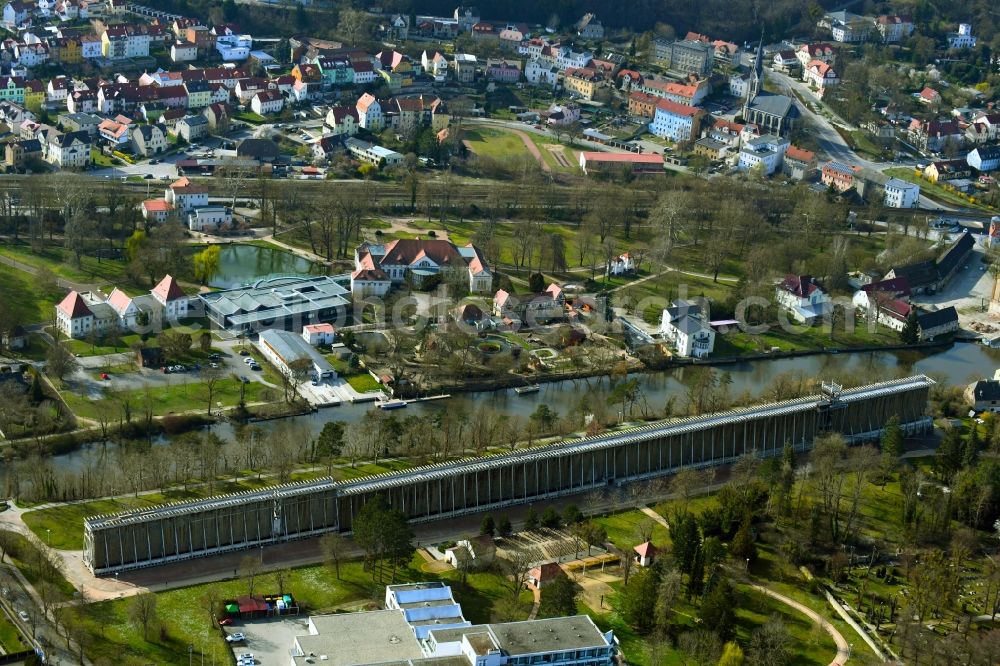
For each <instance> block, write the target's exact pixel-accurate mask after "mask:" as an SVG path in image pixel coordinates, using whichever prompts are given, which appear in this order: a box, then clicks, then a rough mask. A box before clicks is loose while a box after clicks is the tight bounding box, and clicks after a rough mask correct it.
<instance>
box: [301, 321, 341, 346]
mask: <svg viewBox="0 0 1000 666" xmlns="http://www.w3.org/2000/svg"><path fill="white" fill-rule="evenodd" d="M335 335H336V333H335V332H334V330H333V324H308V325H306V326H303V327H302V339H303V340H305V341H306V342H308V343H309V344H311V345H312V346H313V347H315V346H317V345H332V344H333V339H334V337H335Z"/></svg>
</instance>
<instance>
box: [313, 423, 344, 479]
mask: <svg viewBox="0 0 1000 666" xmlns="http://www.w3.org/2000/svg"><path fill="white" fill-rule="evenodd" d="M343 447H344V424H343V423H341V422H340V421H327V422H326V423H324V424H323V429H322V430H320V432H319V435H317V436H316V439H315V440H314V441H313V460H316V459H319V458H325V459H326V460H327V473H328V474H332V473H333V461H334V460H335V459H336V458H339V457H340V454H341V453H342V451H343Z"/></svg>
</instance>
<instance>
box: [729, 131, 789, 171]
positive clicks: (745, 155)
mask: <svg viewBox="0 0 1000 666" xmlns="http://www.w3.org/2000/svg"><path fill="white" fill-rule="evenodd" d="M788 145H789V143H788V139H784V138H781V137H778V136H774V135H773V134H768V135H765V136H762V137H760V138H758V139H754V140H753V141H748V142H747V143H745V144H744V145H743V147H742V148H740V157H739V161H738V163H737V168H739V170H740V171H750V170H751V169H754V168H755V167H757V166H758V165H760V164H763V165H764V175H766V176H770V175H771V174H773V173H774V172H775V171H777V170H778V169H780V168H781V164H782V162H783V161H784V158H785V151H786V150H788Z"/></svg>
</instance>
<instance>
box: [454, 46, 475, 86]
mask: <svg viewBox="0 0 1000 666" xmlns="http://www.w3.org/2000/svg"><path fill="white" fill-rule="evenodd" d="M478 65H479V61H478V60H477V59H476V56H474V55H472V54H471V53H456V54H455V59H454V67H455V80H456V81H458V82H459V83H472V82H473V81H475V80H476V67H477V66H478Z"/></svg>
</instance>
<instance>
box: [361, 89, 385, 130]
mask: <svg viewBox="0 0 1000 666" xmlns="http://www.w3.org/2000/svg"><path fill="white" fill-rule="evenodd" d="M357 111H358V124H359V125H360V126H361V127H362V128H363V129H366V130H368V131H370V132H378V131H380V130H382V129H383V128H384V127H385V120H384V119H383V117H382V105H381V104H379V103H378V100H377V99H375V97H373V96H372V95H370V94H368V93H365V94H364V95H362V96H361V99H359V100H358V104H357Z"/></svg>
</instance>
